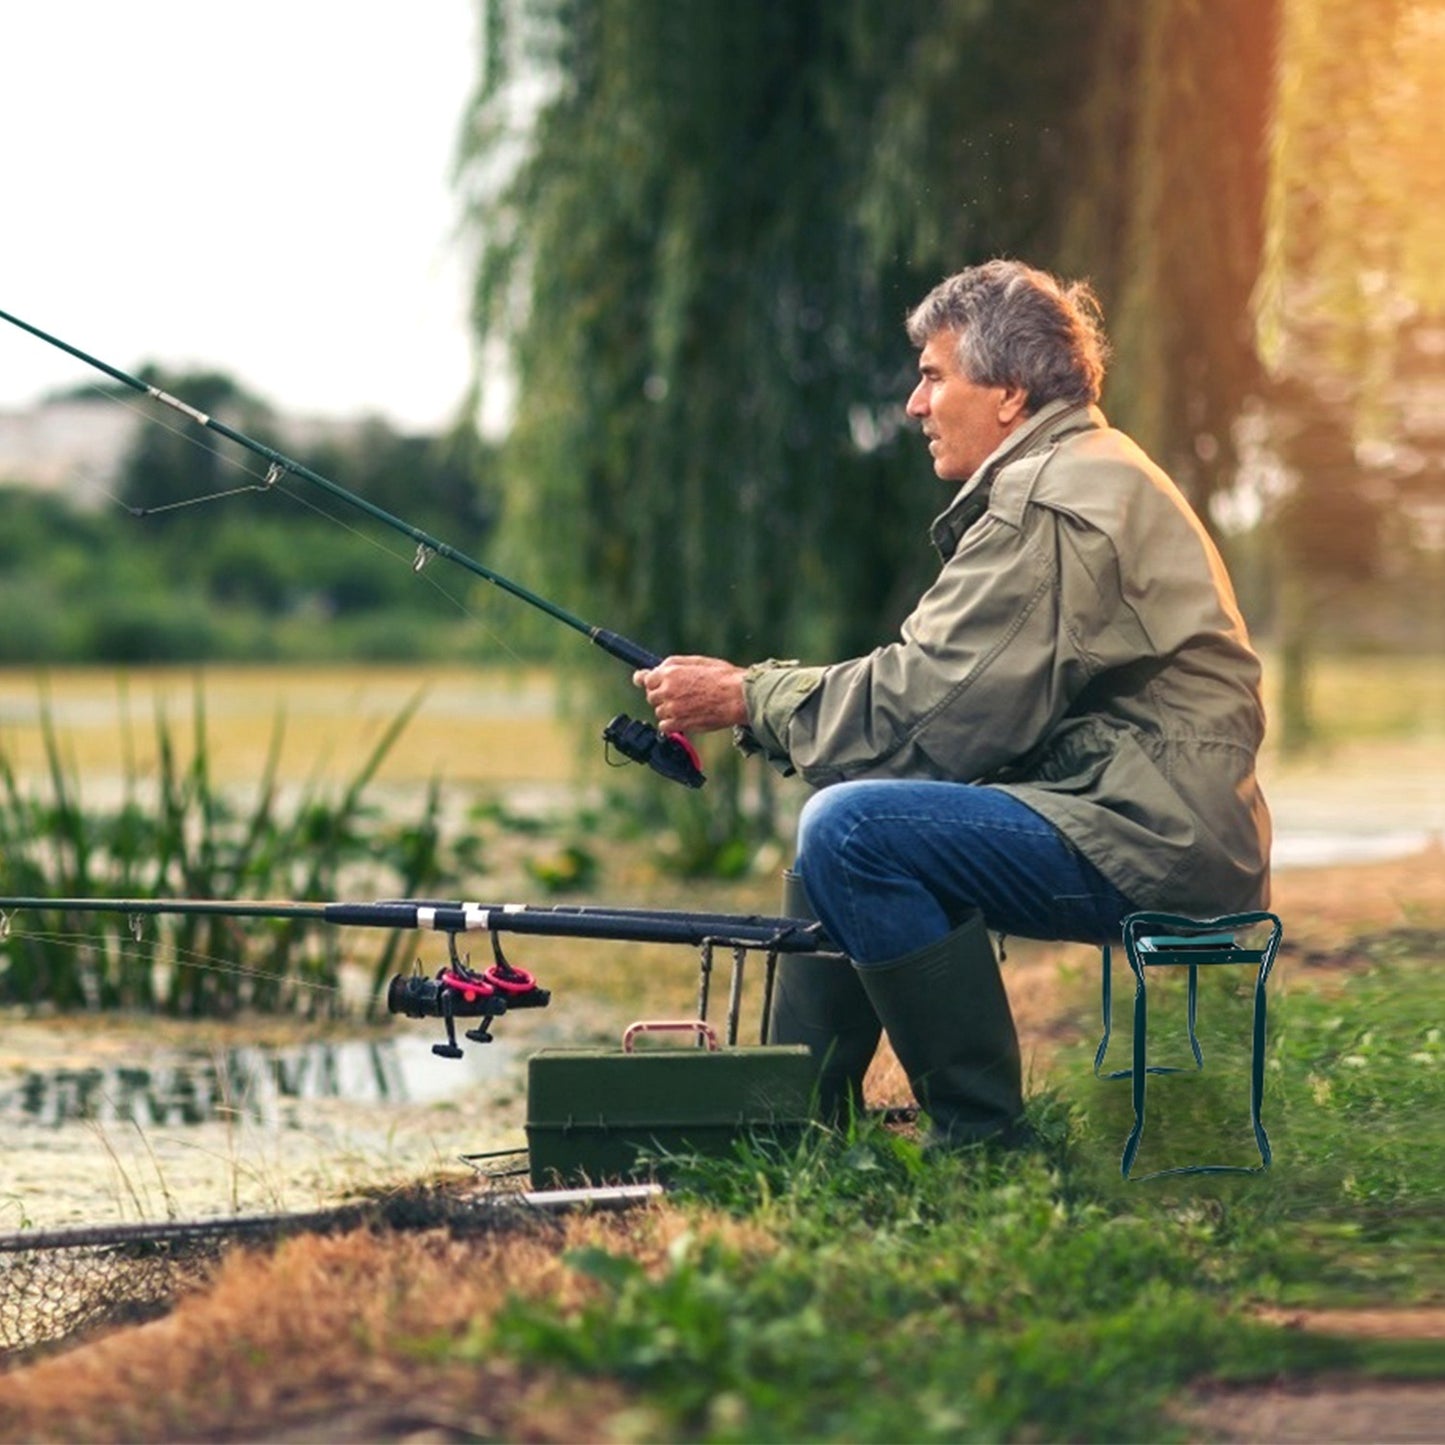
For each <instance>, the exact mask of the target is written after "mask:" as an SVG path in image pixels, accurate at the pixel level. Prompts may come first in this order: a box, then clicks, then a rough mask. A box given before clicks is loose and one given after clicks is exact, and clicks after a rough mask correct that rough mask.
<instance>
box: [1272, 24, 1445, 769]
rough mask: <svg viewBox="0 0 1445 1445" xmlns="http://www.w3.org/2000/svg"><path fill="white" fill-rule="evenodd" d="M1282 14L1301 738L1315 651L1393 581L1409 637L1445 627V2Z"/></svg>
mask: <svg viewBox="0 0 1445 1445" xmlns="http://www.w3.org/2000/svg"><path fill="white" fill-rule="evenodd" d="M1284 22H1285V23H1284V28H1283V44H1282V52H1281V60H1280V65H1279V72H1278V86H1277V92H1276V100H1275V106H1274V112H1273V119H1272V125H1271V129H1270V148H1271V158H1272V170H1271V179H1270V189H1269V195H1268V207H1267V222H1268V229H1267V237H1268V244H1267V247H1266V249H1265V253H1264V256H1263V263H1262V267H1261V272H1260V278H1259V285H1258V312H1259V339H1260V350H1261V354H1262V355H1263V357H1264V359H1265V361H1266V363H1267V364H1268V366H1269V369H1270V376H1271V388H1270V391H1269V394H1268V411H1267V420H1268V440H1269V442H1270V444H1271V446H1272V449H1273V451H1274V453H1275V455H1276V456H1277V457H1278V458H1279V460H1280V461H1281V462H1282V464H1283V475H1282V476H1281V477H1280V479H1279V485H1278V486H1277V488H1276V489H1275V493H1274V495H1273V496H1272V497H1270V498H1269V499H1268V501H1269V503H1270V506H1269V509H1268V512H1267V522H1268V525H1269V536H1270V540H1271V544H1272V551H1273V552H1274V554H1275V555H1276V556H1277V557H1278V559H1279V562H1280V564H1281V565H1280V580H1279V587H1278V599H1277V610H1276V615H1275V617H1274V619H1273V620H1274V623H1275V627H1274V633H1275V640H1276V643H1277V646H1278V649H1279V656H1280V660H1281V665H1282V671H1283V677H1282V699H1283V706H1282V709H1281V717H1280V719H1279V725H1280V728H1281V730H1282V734H1283V741H1284V743H1285V745H1286V746H1287V747H1291V748H1293V747H1299V746H1301V745H1303V744H1304V743H1307V742H1308V741H1309V740H1310V738H1311V736H1312V733H1313V719H1312V715H1311V708H1310V695H1309V663H1310V659H1311V657H1312V655H1313V654H1314V652H1315V650H1316V648H1317V647H1318V646H1319V645H1320V643H1321V642H1322V641H1325V640H1326V639H1328V638H1329V637H1330V635H1331V633H1332V632H1337V631H1339V630H1341V629H1343V628H1344V627H1346V626H1349V625H1353V626H1354V627H1355V628H1357V629H1358V628H1360V627H1361V624H1362V620H1364V621H1368V619H1369V616H1370V614H1371V613H1373V612H1376V611H1378V603H1379V600H1380V598H1381V597H1382V596H1384V595H1385V591H1386V589H1385V588H1384V587H1382V585H1381V584H1382V583H1389V584H1391V589H1390V590H1392V591H1393V592H1394V593H1395V595H1398V596H1413V597H1414V598H1415V603H1416V605H1414V606H1412V607H1410V608H1409V609H1408V613H1407V614H1406V615H1404V616H1401V615H1398V614H1397V615H1396V616H1394V617H1392V618H1391V619H1390V624H1391V629H1392V635H1393V638H1394V640H1395V641H1396V643H1397V644H1399V643H1403V644H1405V645H1406V646H1409V647H1412V648H1428V649H1430V650H1432V651H1434V652H1435V653H1436V654H1437V655H1438V653H1439V651H1440V650H1441V643H1442V632H1445V596H1442V593H1441V580H1440V579H1441V565H1440V563H1441V552H1442V550H1445V487H1442V462H1445V173H1442V167H1441V164H1440V159H1439V156H1440V142H1441V139H1442V137H1441V129H1442V126H1441V121H1440V103H1439V90H1440V85H1441V82H1442V80H1445V12H1442V10H1441V8H1440V7H1439V6H1438V5H1436V4H1424V3H1418V0H1379V3H1374V4H1371V5H1368V6H1363V5H1354V4H1350V3H1346V0H1284ZM1432 97H1433V98H1432ZM1245 485H1246V486H1247V485H1248V481H1247V480H1246V482H1245Z"/></svg>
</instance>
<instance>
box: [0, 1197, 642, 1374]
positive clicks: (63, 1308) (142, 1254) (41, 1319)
mask: <svg viewBox="0 0 1445 1445" xmlns="http://www.w3.org/2000/svg"><path fill="white" fill-rule="evenodd" d="M517 1183H518V1181H517V1179H516V1177H515V1173H514V1172H509V1171H506V1170H498V1171H496V1172H486V1171H479V1172H478V1177H477V1179H476V1180H475V1181H468V1183H467V1184H466V1185H465V1186H464V1187H452V1186H418V1187H416V1188H413V1189H408V1190H406V1191H403V1192H400V1193H396V1194H390V1195H387V1196H385V1197H381V1198H377V1199H372V1200H368V1201H365V1202H363V1203H357V1204H346V1205H340V1206H337V1207H335V1208H332V1209H325V1210H319V1211H313V1212H310V1213H305V1214H268V1215H242V1216H233V1217H230V1218H218V1219H206V1220H192V1221H188V1222H177V1221H164V1222H156V1223H149V1224H112V1225H100V1226H96V1227H71V1228H64V1229H52V1230H34V1229H32V1230H20V1231H17V1232H15V1233H10V1234H0V1368H6V1367H9V1366H13V1365H14V1364H16V1363H19V1362H21V1361H23V1360H25V1359H29V1358H32V1357H33V1356H35V1355H36V1354H39V1353H41V1352H44V1351H47V1350H51V1349H55V1348H57V1347H59V1346H62V1345H66V1346H68V1345H70V1344H73V1343H74V1342H76V1341H77V1340H79V1339H80V1338H82V1337H84V1336H86V1335H89V1334H92V1333H94V1332H95V1331H97V1330H100V1329H104V1328H108V1327H113V1326H116V1325H123V1324H130V1323H136V1322H139V1321H142V1320H146V1319H152V1318H155V1317H157V1316H160V1315H163V1314H165V1313H166V1312H167V1311H168V1310H169V1309H170V1308H171V1307H172V1306H173V1305H174V1304H175V1302H176V1301H177V1300H178V1299H179V1298H180V1297H181V1296H182V1295H183V1294H185V1293H186V1292H187V1291H188V1290H192V1289H198V1288H201V1287H203V1286H204V1285H205V1283H206V1282H207V1280H208V1279H209V1278H210V1277H211V1275H212V1274H213V1272H214V1271H215V1269H216V1267H217V1266H218V1265H219V1263H220V1262H221V1260H222V1259H223V1258H224V1257H225V1255H226V1253H227V1252H228V1251H229V1250H231V1249H233V1248H238V1247H250V1248H256V1247H265V1246H268V1245H271V1244H274V1243H276V1242H277V1241H279V1240H281V1239H283V1238H285V1237H287V1236H289V1235H294V1234H300V1233H327V1232H339V1231H342V1230H348V1229H358V1228H373V1229H435V1228H442V1227H445V1228H449V1229H451V1230H453V1231H454V1232H458V1233H461V1232H471V1231H479V1230H483V1229H500V1228H506V1227H507V1226H508V1224H509V1223H510V1222H512V1221H514V1220H515V1219H516V1218H517V1216H518V1214H519V1213H520V1212H523V1211H526V1212H532V1211H535V1209H537V1208H539V1207H542V1208H545V1207H549V1206H550V1205H553V1204H557V1203H564V1202H566V1201H567V1198H568V1196H567V1195H565V1194H563V1193H562V1192H552V1193H550V1194H537V1193H524V1192H521V1191H519V1189H518V1188H517ZM582 1193H586V1191H582ZM608 1193H611V1195H613V1196H614V1198H613V1200H612V1201H610V1202H615V1203H626V1202H630V1201H631V1198H632V1192H631V1191H627V1190H614V1191H592V1194H593V1195H594V1196H596V1198H595V1200H594V1202H601V1203H606V1202H609V1201H608V1200H607V1199H605V1198H603V1197H602V1196H605V1195H607V1194H608Z"/></svg>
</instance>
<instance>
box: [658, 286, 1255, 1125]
mask: <svg viewBox="0 0 1445 1445" xmlns="http://www.w3.org/2000/svg"><path fill="white" fill-rule="evenodd" d="M907 329H908V336H909V339H910V341H911V342H912V343H913V344H914V346H916V347H917V348H918V349H919V360H918V370H919V381H918V385H917V386H916V387H915V388H914V391H913V393H912V395H911V396H910V397H909V399H908V406H907V410H908V414H909V415H910V416H911V417H913V418H915V419H916V420H917V421H918V422H919V423H920V425H921V427H922V430H923V434H924V436H925V438H926V439H927V441H928V450H929V454H930V456H931V457H932V459H933V467H934V471H935V472H936V474H937V475H938V477H939V478H940V480H942V481H945V482H949V483H951V484H961V486H960V487H959V490H958V492H957V494H956V495H955V496H954V498H953V500H952V501H951V502H950V503H949V505H948V507H947V508H946V509H945V510H944V511H943V513H942V514H941V515H940V516H939V517H938V518H937V519H936V520H935V521H934V523H933V527H932V533H931V535H932V540H933V543H934V546H935V547H936V548H937V550H938V553H939V556H940V558H941V562H942V565H941V568H940V570H939V572H938V575H937V577H936V579H935V581H934V582H933V584H932V585H931V586H930V587H929V588H928V589H927V591H925V593H924V594H923V596H922V597H921V598H920V599H919V601H918V603H917V605H916V607H915V608H914V610H913V612H912V614H911V615H910V616H909V618H908V619H907V621H905V623H904V624H903V628H902V631H901V633H900V636H899V637H898V639H897V640H896V641H894V642H891V643H888V644H886V645H884V646H882V647H879V648H877V649H876V650H875V651H873V652H872V653H870V654H869V655H868V656H866V657H860V658H854V659H852V660H850V661H846V662H839V663H835V664H833V665H831V666H826V667H819V666H801V665H799V664H798V663H796V662H778V661H767V662H761V663H757V664H755V665H753V666H751V667H746V668H744V667H741V666H738V665H737V664H734V663H731V662H727V661H724V660H722V659H720V658H711V657H691V656H679V657H670V658H667V659H665V660H664V661H663V662H662V663H661V664H659V665H658V666H656V667H651V668H644V669H641V670H639V671H638V672H637V673H636V674H635V681H636V682H637V683H638V684H639V685H640V686H641V687H642V688H643V690H644V692H645V694H646V697H647V701H648V703H649V704H650V705H651V707H652V708H653V710H654V712H655V713H656V716H657V719H658V724H659V727H660V728H661V729H662V730H663V731H664V732H665V733H672V732H689V733H699V732H707V731H710V730H714V729H718V728H723V727H734V728H735V729H736V738H737V741H738V744H739V746H740V747H742V748H743V749H744V750H745V751H747V752H750V753H753V752H756V753H761V754H762V755H763V756H764V757H765V758H766V759H767V760H768V761H769V762H770V763H772V764H773V765H774V766H776V767H778V768H779V769H780V770H781V771H783V772H784V773H787V774H797V775H798V776H800V777H801V778H802V779H803V780H804V781H805V782H807V783H809V784H812V785H813V786H814V787H815V788H816V789H818V791H817V792H816V793H815V794H814V795H813V796H812V797H811V798H810V799H809V800H808V802H807V804H806V806H805V807H804V809H803V812H802V816H801V819H800V821H799V827H798V848H797V863H796V869H797V872H798V874H799V875H800V878H801V881H802V884H803V887H804V888H805V890H806V895H807V899H808V901H809V902H810V903H811V905H812V907H813V908H814V909H815V910H816V912H817V916H818V917H819V919H821V921H822V923H823V926H824V928H825V929H826V930H827V933H828V935H829V937H830V938H831V939H832V941H833V942H834V943H835V944H836V945H837V946H838V947H839V948H840V949H841V950H842V951H843V953H844V954H845V955H846V960H844V959H840V958H838V957H837V956H834V957H832V958H828V957H825V956H817V955H814V956H807V957H805V956H790V957H787V958H785V959H783V960H782V961H781V965H780V971H779V976H778V990H777V999H776V1003H775V1010H774V1015H773V1020H774V1022H773V1038H774V1040H775V1041H776V1042H779V1043H806V1044H807V1045H808V1046H809V1047H810V1048H811V1049H812V1051H813V1052H814V1054H815V1056H816V1057H817V1058H818V1059H819V1061H820V1063H821V1065H822V1079H821V1084H820V1090H821V1094H822V1097H823V1101H824V1105H825V1107H828V1108H830V1109H833V1110H842V1109H844V1108H845V1107H846V1106H847V1105H849V1104H850V1103H852V1104H857V1103H859V1102H861V1090H862V1081H863V1076H864V1073H865V1072H866V1070H867V1067H868V1064H869V1061H870V1060H871V1058H872V1055H873V1052H874V1050H875V1048H876V1046H877V1042H878V1037H879V1029H880V1025H881V1027H882V1028H884V1029H886V1030H887V1032H888V1037H889V1039H890V1041H891V1042H892V1044H893V1048H894V1051H895V1053H896V1054H897V1055H898V1058H899V1061H900V1063H901V1064H902V1065H903V1068H904V1070H905V1072H906V1073H907V1075H908V1079H909V1082H910V1084H911V1086H912V1088H913V1091H914V1094H915V1096H916V1097H917V1099H918V1102H919V1104H920V1105H921V1106H922V1107H923V1109H924V1110H925V1112H926V1113H927V1114H928V1116H929V1120H930V1123H931V1126H932V1133H931V1140H932V1141H933V1142H934V1143H936V1144H939V1145H942V1146H945V1147H957V1146H967V1145H970V1144H974V1143H978V1142H982V1141H986V1140H993V1141H996V1142H998V1143H1001V1144H1004V1145H1008V1144H1012V1143H1017V1142H1022V1141H1023V1140H1024V1139H1025V1138H1026V1137H1027V1129H1026V1127H1025V1126H1024V1125H1023V1123H1022V1116H1023V1093H1022V1080H1021V1067H1020V1056H1019V1045H1018V1037H1017V1034H1016V1031H1015V1028H1014V1022H1013V1016H1012V1013H1011V1011H1010V1008H1009V1003H1008V997H1007V994H1006V993H1005V991H1004V986H1003V982H1002V979H1001V977H1000V972H999V968H998V964H997V961H996V959H995V957H994V952H993V947H992V943H991V941H990V938H989V934H988V930H989V929H994V930H997V931H998V932H1000V933H1006V934H1017V935H1021V936H1025V937H1031V938H1042V939H1071V940H1077V941H1080V942H1098V941H1102V940H1105V939H1108V938H1111V937H1116V936H1117V935H1118V932H1119V925H1120V920H1121V919H1122V918H1123V917H1124V915H1126V914H1128V913H1130V912H1132V911H1135V910H1138V909H1150V910H1163V911H1169V912H1175V913H1184V914H1190V915H1194V916H1202V917H1210V916H1215V915H1218V914H1222V913H1226V912H1231V911H1237V910H1244V909H1254V908H1261V907H1264V906H1265V905H1266V904H1267V903H1268V892H1269V840H1270V828H1269V815H1268V811H1267V809H1266V806H1265V802H1264V799H1263V797H1262V796H1261V793H1260V790H1259V787H1258V784H1257V781H1256V778H1255V760H1256V756H1257V753H1258V750H1259V746H1260V742H1261V739H1262V737H1263V733H1264V711H1263V707H1262V704H1261V701H1260V691H1259V682H1260V664H1259V660H1258V658H1257V657H1256V656H1255V654H1254V652H1253V651H1252V650H1251V648H1250V644H1249V639H1248V635H1247V632H1246V629H1245V625H1244V621H1243V619H1242V617H1241V616H1240V613H1239V609H1238V606H1237V605H1236V602H1235V598H1234V593H1233V589H1232V587H1231V585H1230V582H1229V578H1228V576H1227V574H1226V572H1225V568H1224V564H1223V562H1222V561H1221V559H1220V557H1219V554H1218V552H1217V551H1216V550H1215V548H1214V546H1213V544H1212V543H1211V541H1210V539H1209V537H1208V535H1207V534H1206V533H1205V531H1204V528H1203V527H1202V525H1201V524H1200V522H1199V519H1198V518H1197V517H1196V516H1195V515H1194V513H1193V512H1192V511H1191V510H1190V508H1189V505H1188V503H1187V502H1186V501H1185V500H1184V498H1183V496H1182V495H1181V494H1180V492H1179V491H1178V489H1177V488H1176V487H1175V486H1174V484H1173V483H1172V482H1171V481H1170V480H1169V478H1168V477H1167V476H1166V475H1165V474H1164V473H1163V472H1162V471H1161V470H1160V469H1159V467H1157V466H1156V465H1155V464H1154V463H1153V462H1152V461H1151V460H1150V459H1149V458H1148V457H1147V456H1146V455H1145V454H1144V453H1143V452H1142V451H1141V450H1140V449H1139V447H1138V446H1137V445H1135V443H1133V442H1132V441H1131V440H1130V439H1129V438H1128V437H1126V436H1125V435H1123V434H1122V433H1120V432H1118V431H1115V430H1113V429H1112V428H1110V427H1109V425H1108V423H1107V421H1106V420H1105V418H1104V415H1103V413H1102V412H1101V411H1100V410H1099V409H1098V405H1097V403H1098V401H1099V396H1100V390H1101V385H1102V381H1103V376H1104V368H1105V362H1106V360H1107V350H1108V348H1107V342H1106V340H1105V338H1104V335H1103V330H1102V319H1101V317H1100V313H1099V309H1098V305H1097V302H1096V301H1095V299H1094V296H1093V293H1092V291H1091V290H1090V288H1089V287H1088V286H1087V284H1085V283H1072V284H1069V283H1064V282H1061V281H1059V280H1058V279H1057V278H1055V277H1053V276H1050V275H1048V274H1046V273H1044V272H1042V271H1039V270H1036V269H1033V268H1031V267H1029V266H1026V265H1024V264H1022V263H1020V262H1017V261H1006V260H995V261H990V262H987V263H985V264H983V265H980V266H974V267H971V268H969V269H967V270H965V271H962V272H960V273H959V274H957V275H955V276H951V277H949V278H948V279H947V280H945V281H943V282H942V283H941V284H940V285H938V286H937V287H935V288H934V290H933V291H931V292H930V293H929V294H928V295H927V296H926V297H925V298H924V299H923V301H922V302H921V303H920V304H919V305H918V307H917V308H916V309H915V310H914V311H913V313H912V314H911V315H910V316H909V318H908V322H907ZM848 961H851V967H850V966H849V962H848Z"/></svg>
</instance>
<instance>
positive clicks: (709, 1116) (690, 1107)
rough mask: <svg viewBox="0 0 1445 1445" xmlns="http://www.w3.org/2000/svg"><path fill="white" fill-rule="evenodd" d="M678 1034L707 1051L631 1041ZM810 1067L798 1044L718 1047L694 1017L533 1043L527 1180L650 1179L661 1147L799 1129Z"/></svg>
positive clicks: (699, 1148)
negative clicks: (617, 1036) (585, 1040)
mask: <svg viewBox="0 0 1445 1445" xmlns="http://www.w3.org/2000/svg"><path fill="white" fill-rule="evenodd" d="M660 1031H676V1032H686V1033H688V1034H689V1035H691V1037H692V1039H693V1041H699V1040H702V1041H705V1042H706V1043H707V1047H706V1048H697V1047H675V1046H663V1047H649V1048H645V1049H641V1050H634V1048H633V1041H634V1039H635V1038H636V1036H637V1035H638V1034H642V1033H654V1032H660ZM816 1084H817V1070H816V1067H815V1065H814V1063H813V1059H812V1056H811V1055H810V1054H809V1052H808V1050H807V1049H806V1048H805V1047H804V1046H803V1045H801V1044H798V1045H766V1046H763V1045H760V1046H758V1047H752V1048H727V1049H720V1048H718V1047H717V1040H716V1038H715V1037H714V1035H713V1031H712V1030H711V1029H710V1028H709V1027H708V1026H707V1025H706V1024H705V1023H701V1022H696V1021H693V1020H687V1021H681V1020H678V1021H667V1022H661V1023H642V1024H633V1025H632V1027H631V1028H629V1029H628V1030H627V1032H626V1033H625V1034H624V1035H623V1040H622V1047H621V1048H620V1049H571V1048H567V1049H542V1050H540V1051H539V1052H537V1053H536V1054H534V1055H533V1056H532V1057H531V1059H530V1060H529V1061H528V1064H527V1149H528V1155H529V1159H530V1168H531V1178H532V1187H533V1188H534V1189H550V1188H558V1187H567V1186H573V1185H578V1184H603V1183H607V1182H610V1181H616V1180H622V1179H634V1178H640V1177H649V1176H652V1175H655V1174H657V1173H658V1172H665V1171H660V1170H659V1168H658V1163H659V1156H665V1155H669V1154H702V1155H709V1156H713V1157H719V1156H723V1155H726V1154H728V1153H729V1152H730V1151H731V1149H732V1145H733V1142H734V1141H735V1140H736V1139H738V1138H739V1137H740V1136H742V1135H744V1134H747V1133H755V1134H766V1135H768V1136H770V1137H772V1138H776V1139H778V1140H780V1141H782V1142H787V1141H788V1140H796V1139H798V1138H800V1137H801V1135H802V1131H803V1129H804V1127H805V1126H806V1124H807V1121H808V1120H809V1118H810V1117H811V1115H812V1106H813V1100H814V1093H815V1088H816Z"/></svg>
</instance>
